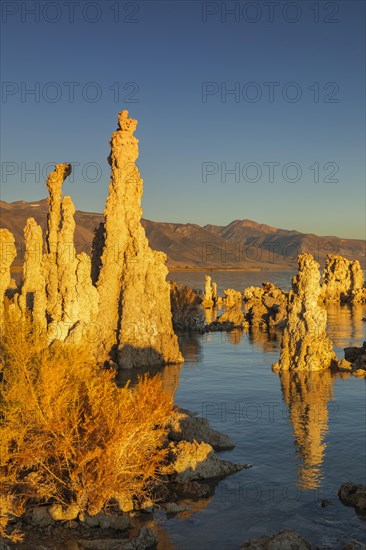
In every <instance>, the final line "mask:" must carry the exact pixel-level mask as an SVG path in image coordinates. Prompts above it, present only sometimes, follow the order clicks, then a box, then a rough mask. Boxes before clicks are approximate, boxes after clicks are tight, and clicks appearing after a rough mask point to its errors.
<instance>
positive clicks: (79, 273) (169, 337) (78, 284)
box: [0, 111, 183, 367]
mask: <svg viewBox="0 0 366 550" xmlns="http://www.w3.org/2000/svg"><path fill="white" fill-rule="evenodd" d="M136 126H137V121H136V120H133V119H131V118H129V117H128V111H122V112H121V113H119V128H118V129H117V131H116V132H114V133H113V135H112V139H111V154H110V157H109V161H110V165H111V171H112V174H111V182H110V186H109V195H108V198H107V202H106V208H105V222H104V223H103V224H101V225H100V226H99V228H98V229H97V230H96V235H95V239H94V243H93V262H92V261H91V259H90V257H89V256H88V255H87V254H86V253H81V254H76V250H75V243H74V235H75V220H74V214H75V207H74V205H73V202H72V200H71V198H70V197H68V196H66V197H62V185H63V182H64V181H65V179H66V178H67V176H68V175H69V174H70V173H71V165H70V164H57V165H56V167H55V170H54V171H53V172H51V173H50V175H49V177H48V178H47V182H46V184H47V188H48V191H49V213H48V217H47V232H46V242H45V245H46V246H45V249H46V250H45V253H43V239H42V231H41V228H40V227H39V226H38V225H37V224H36V223H35V221H34V220H33V219H30V220H28V222H27V225H26V228H25V241H26V257H25V262H24V268H23V271H24V273H23V282H22V286H21V288H20V290H19V293H18V294H16V293H15V295H14V300H13V303H12V304H10V306H9V311H10V309H11V308H12V310H11V311H12V321H13V320H15V321H17V320H18V318H19V317H21V316H22V315H25V313H26V312H27V311H29V312H31V313H32V316H33V320H34V321H36V322H37V324H38V325H41V326H42V328H44V329H47V334H48V339H49V341H50V342H52V341H53V340H55V339H57V340H62V341H65V342H73V343H79V342H85V343H86V344H87V345H88V347H89V349H90V351H91V352H92V353H93V354H94V355H95V358H96V359H97V361H99V362H104V361H106V360H114V361H117V363H118V365H119V366H122V367H133V366H143V365H144V366H151V365H158V364H168V363H180V362H183V357H182V355H181V354H180V351H179V347H178V340H177V337H176V335H175V334H174V331H173V326H172V314H171V308H170V285H169V283H168V282H167V281H166V280H165V279H166V275H167V273H168V270H167V268H166V266H165V261H166V256H165V254H163V253H162V252H157V251H155V250H152V249H151V248H150V247H149V243H148V240H147V238H146V235H145V231H144V229H143V226H142V225H141V214H142V210H141V197H142V184H143V181H142V179H141V177H140V174H139V171H138V168H137V166H136V165H135V161H136V159H137V157H138V140H137V139H136V138H135V137H134V135H133V133H134V131H135V129H136ZM0 239H1V245H2V256H1V265H0V269H1V277H0V297H1V314H3V298H4V294H5V291H6V289H7V287H8V286H9V283H10V265H11V262H12V260H13V258H14V255H15V248H14V238H13V237H12V235H11V234H10V233H9V232H8V231H6V230H2V232H1V235H0ZM10 249H11V250H10ZM13 294H14V293H13Z"/></svg>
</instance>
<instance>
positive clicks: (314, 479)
mask: <svg viewBox="0 0 366 550" xmlns="http://www.w3.org/2000/svg"><path fill="white" fill-rule="evenodd" d="M280 379H281V389H282V394H283V398H284V401H285V403H286V405H287V406H288V409H289V416H290V420H291V423H292V426H293V433H294V436H295V443H296V445H297V448H298V453H297V454H298V457H299V468H298V484H299V486H300V487H302V488H304V489H315V488H317V487H319V485H320V482H321V477H322V474H321V466H322V462H323V459H324V452H325V448H326V444H325V443H324V441H323V440H324V437H325V434H326V433H327V430H328V408H327V405H328V401H329V400H331V399H332V398H333V381H332V375H331V371H330V370H324V371H320V372H311V371H309V372H296V373H294V372H290V371H282V373H281V374H280Z"/></svg>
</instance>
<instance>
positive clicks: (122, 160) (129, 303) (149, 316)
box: [97, 111, 183, 367]
mask: <svg viewBox="0 0 366 550" xmlns="http://www.w3.org/2000/svg"><path fill="white" fill-rule="evenodd" d="M118 122H119V129H118V130H117V131H116V132H114V133H113V134H112V139H111V154H110V157H109V161H110V165H111V182H110V185H109V195H108V198H107V202H106V207H105V211H104V213H105V225H104V230H105V233H104V250H103V253H102V257H101V268H100V273H99V279H98V283H97V288H98V292H99V299H100V301H99V314H98V323H99V325H100V326H102V327H103V335H102V346H103V347H104V350H105V351H107V352H109V351H110V350H111V349H114V350H116V354H115V359H117V362H118V364H119V365H121V366H126V367H132V366H138V365H153V364H162V363H179V362H182V360H183V358H182V356H181V354H180V352H179V347H178V340H177V337H176V335H175V334H174V331H173V325H172V315H171V310H170V287H169V283H167V282H166V280H165V279H166V275H167V273H168V270H167V268H166V266H165V261H166V256H165V254H163V253H162V252H156V251H155V250H152V249H151V248H150V246H149V243H148V240H147V238H146V235H145V230H144V228H143V227H142V225H141V216H142V209H141V198H142V190H143V180H142V178H141V177H140V173H139V170H138V168H137V166H136V164H135V161H136V160H137V158H138V140H137V139H136V138H135V137H134V135H133V133H134V131H135V130H136V127H137V120H134V119H131V118H129V117H128V111H122V112H121V113H120V114H119V116H118Z"/></svg>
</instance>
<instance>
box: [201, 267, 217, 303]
mask: <svg viewBox="0 0 366 550" xmlns="http://www.w3.org/2000/svg"><path fill="white" fill-rule="evenodd" d="M214 292H215V291H214V288H213V285H211V277H210V275H205V292H204V294H203V300H202V307H204V308H205V309H210V308H212V307H213V306H214V305H215V301H214ZM216 292H217V286H216Z"/></svg>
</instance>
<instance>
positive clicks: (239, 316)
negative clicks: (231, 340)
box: [217, 302, 249, 328]
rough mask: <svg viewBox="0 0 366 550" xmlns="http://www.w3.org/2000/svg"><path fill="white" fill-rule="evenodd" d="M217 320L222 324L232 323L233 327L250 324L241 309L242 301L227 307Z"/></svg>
mask: <svg viewBox="0 0 366 550" xmlns="http://www.w3.org/2000/svg"><path fill="white" fill-rule="evenodd" d="M217 322H218V323H220V324H224V323H231V324H232V327H233V328H242V327H246V326H248V325H249V323H248V322H247V321H246V319H245V315H244V313H243V311H242V309H241V303H240V302H239V303H236V304H235V305H233V306H232V307H229V308H226V310H225V311H224V313H222V314H221V315H220V317H218V319H217Z"/></svg>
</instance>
